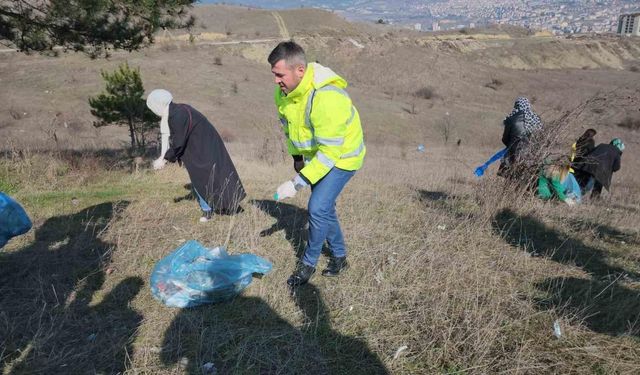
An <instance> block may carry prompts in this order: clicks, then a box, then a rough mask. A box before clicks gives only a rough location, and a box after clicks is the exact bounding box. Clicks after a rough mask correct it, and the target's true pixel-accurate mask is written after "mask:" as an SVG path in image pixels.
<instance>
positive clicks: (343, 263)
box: [322, 257, 349, 277]
mask: <svg viewBox="0 0 640 375" xmlns="http://www.w3.org/2000/svg"><path fill="white" fill-rule="evenodd" d="M348 267H349V263H347V257H339V258H336V257H331V258H329V264H328V265H327V268H325V269H324V270H323V271H322V276H329V277H332V276H338V275H339V274H340V272H342V270H344V269H347V268H348Z"/></svg>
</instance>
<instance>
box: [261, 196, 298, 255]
mask: <svg viewBox="0 0 640 375" xmlns="http://www.w3.org/2000/svg"><path fill="white" fill-rule="evenodd" d="M251 204H253V205H254V206H256V207H258V208H259V209H260V210H262V211H263V212H265V213H266V214H268V215H270V216H271V217H273V218H274V219H276V222H275V223H274V224H273V225H272V226H271V227H270V228H267V229H265V230H263V231H261V232H260V237H266V236H270V235H272V234H274V233H276V232H278V231H281V230H284V231H285V238H286V239H287V241H289V243H291V246H292V247H293V250H294V252H295V254H296V257H298V258H300V257H301V256H302V254H304V249H305V246H306V243H307V230H306V229H305V226H306V224H307V217H308V215H307V210H305V209H302V208H299V207H296V206H294V205H291V204H287V203H281V202H276V201H272V200H252V201H251Z"/></svg>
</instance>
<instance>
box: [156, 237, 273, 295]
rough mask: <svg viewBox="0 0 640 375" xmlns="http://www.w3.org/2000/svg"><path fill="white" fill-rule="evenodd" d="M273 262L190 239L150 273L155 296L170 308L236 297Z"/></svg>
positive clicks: (266, 271) (265, 272) (269, 268)
mask: <svg viewBox="0 0 640 375" xmlns="http://www.w3.org/2000/svg"><path fill="white" fill-rule="evenodd" d="M271 268H272V265H271V263H270V262H269V261H267V260H266V259H263V258H261V257H259V256H257V255H254V254H238V255H229V254H227V252H226V250H225V249H224V248H223V247H216V248H213V249H208V248H206V247H204V246H202V245H201V244H200V243H199V242H198V241H195V240H190V241H188V242H186V243H185V244H184V245H182V246H181V247H179V248H178V249H176V250H175V251H174V252H172V253H171V254H169V255H168V256H166V257H165V258H163V259H161V260H160V261H159V262H158V263H157V264H156V266H155V268H154V269H153V272H152V273H151V292H152V293H153V296H154V297H155V298H156V299H158V300H160V301H161V302H163V303H164V304H165V305H167V306H171V307H193V306H198V305H202V304H207V303H217V302H222V301H225V300H228V299H230V298H233V297H234V296H236V295H237V294H238V293H240V292H241V291H242V290H243V289H244V288H246V287H247V286H248V285H249V284H251V281H252V277H253V276H252V275H253V274H254V273H258V274H267V273H268V272H269V271H271Z"/></svg>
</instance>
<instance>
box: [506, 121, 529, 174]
mask: <svg viewBox="0 0 640 375" xmlns="http://www.w3.org/2000/svg"><path fill="white" fill-rule="evenodd" d="M503 123H504V131H503V132H502V143H503V144H504V145H505V146H507V155H506V157H505V159H506V162H507V165H510V164H514V163H516V161H517V160H518V157H519V156H520V154H521V153H522V152H524V151H525V150H526V148H527V146H528V143H529V137H527V134H526V132H525V128H524V113H523V112H518V113H516V114H514V115H511V116H509V117H507V118H506V119H504V122H503Z"/></svg>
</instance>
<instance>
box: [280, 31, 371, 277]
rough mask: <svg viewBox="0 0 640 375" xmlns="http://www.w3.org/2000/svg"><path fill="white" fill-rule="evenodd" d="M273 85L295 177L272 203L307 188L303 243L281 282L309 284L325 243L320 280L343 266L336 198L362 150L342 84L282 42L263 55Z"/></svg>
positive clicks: (359, 132)
mask: <svg viewBox="0 0 640 375" xmlns="http://www.w3.org/2000/svg"><path fill="white" fill-rule="evenodd" d="M268 60H269V63H270V64H271V72H272V73H273V75H274V76H275V82H276V84H277V85H278V86H277V87H276V91H275V101H276V106H277V107H278V115H279V117H280V122H281V124H282V129H283V130H284V133H285V135H286V136H287V149H288V151H289V154H291V155H292V156H293V160H294V169H295V170H296V172H297V175H296V176H295V177H294V178H293V179H291V180H289V181H286V182H285V183H283V184H282V185H280V186H279V187H278V189H277V193H276V199H277V200H282V199H285V198H289V197H293V196H295V195H296V192H297V191H298V190H300V189H302V188H304V187H306V186H308V185H310V186H311V197H310V198H309V205H308V211H309V240H308V242H307V246H306V248H305V253H304V256H303V258H302V259H301V261H300V262H299V264H298V266H297V267H296V270H295V271H294V273H293V274H292V275H291V277H290V278H289V280H288V281H287V283H288V284H289V285H291V286H296V285H301V284H304V283H306V282H307V281H309V279H310V278H311V276H312V275H313V273H314V272H315V270H316V269H315V267H316V263H317V262H318V258H319V257H320V252H321V250H322V246H323V244H324V242H325V241H327V243H328V245H329V249H330V250H331V258H330V259H329V264H328V265H327V268H326V269H325V270H323V271H322V275H323V276H337V275H338V274H339V273H340V272H341V271H342V270H343V269H345V268H346V267H347V261H346V256H347V252H346V247H345V243H344V237H343V235H342V230H341V229H340V223H339V221H338V216H337V214H336V199H337V198H338V195H339V194H340V192H341V191H342V189H343V188H344V186H345V185H346V184H347V182H348V181H349V179H351V177H353V175H354V174H355V172H356V171H357V170H358V169H360V167H362V163H363V161H364V155H365V153H366V148H365V146H364V138H363V135H362V127H361V125H360V116H359V114H358V111H357V110H356V108H355V107H354V106H353V103H352V102H351V98H350V97H349V95H348V94H347V92H346V91H345V90H344V89H345V88H346V87H347V81H345V80H344V79H343V78H342V77H340V76H339V75H337V74H336V73H334V72H333V71H332V70H331V69H329V68H326V67H324V66H322V65H320V64H317V63H310V64H307V61H306V57H305V53H304V50H303V49H302V47H300V46H299V45H298V44H296V43H295V42H292V41H290V42H282V43H280V44H278V46H277V47H276V48H275V49H274V50H273V51H272V52H271V54H270V55H269V58H268Z"/></svg>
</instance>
